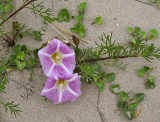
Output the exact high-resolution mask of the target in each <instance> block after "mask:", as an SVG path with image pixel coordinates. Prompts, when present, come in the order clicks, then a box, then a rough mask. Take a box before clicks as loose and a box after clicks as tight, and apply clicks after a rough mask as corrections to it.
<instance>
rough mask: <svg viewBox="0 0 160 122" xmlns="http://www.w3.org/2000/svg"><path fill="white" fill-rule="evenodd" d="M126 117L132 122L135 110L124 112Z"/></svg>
mask: <svg viewBox="0 0 160 122" xmlns="http://www.w3.org/2000/svg"><path fill="white" fill-rule="evenodd" d="M123 113H124V115H125V116H126V117H127V119H129V120H132V119H133V117H134V113H135V111H134V110H124V111H123Z"/></svg>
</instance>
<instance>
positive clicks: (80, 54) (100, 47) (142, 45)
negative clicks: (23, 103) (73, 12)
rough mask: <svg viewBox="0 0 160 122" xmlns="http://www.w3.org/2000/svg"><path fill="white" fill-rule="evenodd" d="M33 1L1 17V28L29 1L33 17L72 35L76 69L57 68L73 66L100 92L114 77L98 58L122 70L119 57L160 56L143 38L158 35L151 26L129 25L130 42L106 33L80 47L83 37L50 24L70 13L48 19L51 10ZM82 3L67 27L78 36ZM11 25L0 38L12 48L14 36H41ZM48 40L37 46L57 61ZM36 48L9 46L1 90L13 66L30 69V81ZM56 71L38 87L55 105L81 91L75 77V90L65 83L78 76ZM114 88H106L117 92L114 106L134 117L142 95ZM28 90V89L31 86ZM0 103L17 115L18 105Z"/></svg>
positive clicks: (159, 50) (81, 27) (149, 84)
mask: <svg viewBox="0 0 160 122" xmlns="http://www.w3.org/2000/svg"><path fill="white" fill-rule="evenodd" d="M34 1H35V0H30V1H29V0H24V3H23V5H22V6H21V7H20V8H19V9H18V10H16V11H15V12H14V13H13V14H11V15H10V16H9V17H8V18H6V19H4V18H3V19H2V22H1V23H0V25H1V27H4V28H5V24H4V23H5V22H6V21H7V20H8V19H9V18H11V17H12V16H14V15H15V14H17V13H18V12H19V11H20V10H22V9H23V8H25V7H26V6H27V5H29V4H30V5H31V6H29V7H28V6H27V7H26V8H28V9H30V10H31V11H32V13H34V15H35V16H40V17H41V18H42V19H43V20H44V21H45V23H46V24H48V23H49V24H51V23H52V24H54V25H55V26H56V27H58V28H59V29H61V30H63V31H64V32H65V33H67V34H68V35H70V36H72V38H73V42H74V44H72V43H71V44H72V45H73V46H75V45H76V47H75V48H74V52H75V54H76V68H75V66H74V67H72V68H71V70H68V68H70V66H69V65H68V67H64V66H62V68H61V69H63V68H64V69H63V70H66V71H69V72H71V73H73V69H74V68H75V70H74V73H78V74H79V75H81V80H83V81H86V82H88V83H95V84H96V85H97V86H98V88H99V91H100V92H101V91H102V90H103V89H104V86H105V84H106V82H109V83H110V82H113V81H114V80H115V73H114V72H110V73H106V72H104V71H103V70H102V66H101V65H100V64H99V62H98V61H103V63H104V64H105V65H106V66H107V65H108V64H112V65H114V66H116V67H117V68H120V69H122V70H126V66H127V65H126V64H123V62H122V60H121V59H123V58H138V57H142V58H145V59H146V60H147V61H149V62H152V60H153V59H154V58H156V59H158V60H159V59H160V48H157V47H155V46H154V44H153V43H152V44H148V43H146V41H148V40H152V39H154V38H157V37H158V31H157V30H156V29H151V30H150V31H149V32H148V34H146V32H145V31H143V30H142V29H141V28H139V27H135V28H134V29H133V28H131V27H129V28H128V31H129V32H130V34H131V38H130V42H129V43H127V44H125V45H121V44H117V43H116V41H113V40H112V33H111V35H106V34H103V35H101V36H100V37H99V39H100V41H101V43H98V42H97V43H95V44H96V47H95V48H88V49H81V48H78V45H79V42H80V40H83V39H81V38H78V37H76V36H75V35H72V34H70V33H69V32H67V31H66V30H64V29H63V28H61V27H60V26H58V25H57V24H55V23H54V20H58V21H59V22H61V21H65V22H68V21H69V19H70V15H69V12H68V11H67V9H62V10H60V12H59V14H58V18H56V19H55V18H53V19H52V18H51V9H45V7H44V5H43V2H41V3H38V4H35V3H34ZM85 6H86V2H83V3H81V4H80V5H79V6H78V15H77V16H75V17H74V18H75V20H76V21H77V24H76V25H75V27H74V28H71V31H72V32H73V33H78V34H79V36H80V37H81V36H84V34H85V30H84V25H83V24H82V20H83V15H84V9H85ZM102 20H103V19H102V17H98V18H96V19H95V20H94V22H96V23H97V24H99V25H100V24H101V23H102ZM49 24H48V25H49ZM12 25H13V26H12V27H13V29H12V30H13V31H12V32H11V33H8V32H5V31H3V29H2V30H0V34H1V37H3V38H4V36H5V38H4V40H5V41H6V42H7V43H8V41H11V42H12V43H11V45H10V46H11V47H13V46H14V45H15V44H16V41H17V40H18V39H21V38H22V37H25V35H26V34H28V33H33V35H34V36H35V40H42V38H41V35H42V33H41V32H40V31H34V30H30V29H29V30H27V31H22V30H23V29H24V28H25V25H22V24H19V22H14V23H12ZM5 29H6V28H5ZM6 30H7V29H6ZM54 30H56V29H54ZM57 32H59V31H57ZM6 34H7V35H6ZM8 34H12V36H13V37H14V38H9V36H8ZM62 36H63V35H62ZM63 37H64V36H63ZM83 41H85V40H83ZM86 42H87V41H86ZM51 43H52V42H48V43H45V44H44V45H42V47H41V48H43V49H44V51H42V53H43V55H45V56H48V57H49V58H50V57H51V61H55V62H59V60H60V59H61V58H62V57H63V55H62V54H58V53H57V52H56V53H55V52H54V51H53V52H52V51H51V50H49V49H48V48H47V50H49V52H45V51H46V50H45V49H46V47H47V46H49V45H50V44H51ZM8 44H10V43H8ZM61 45H64V44H63V43H61ZM52 47H54V46H52ZM57 47H58V44H57ZM41 48H39V49H41ZM39 49H35V50H33V51H32V50H29V49H28V48H27V47H26V46H25V45H22V46H21V45H16V46H14V47H13V48H12V49H11V54H10V56H9V59H7V60H6V62H7V65H6V64H5V65H6V66H7V67H5V68H4V70H2V71H1V70H0V71H1V77H0V78H1V81H2V82H1V84H0V91H2V92H4V89H5V83H6V80H7V77H6V71H10V70H13V68H15V69H18V70H19V71H20V73H21V74H22V71H23V70H24V69H32V70H31V76H30V80H31V81H32V75H33V68H34V67H35V66H36V65H38V64H39V61H38V60H37V58H38V56H37V53H38V50H39ZM43 49H41V50H43ZM58 49H59V48H58ZM60 49H63V50H69V49H68V48H66V46H64V47H63V48H60ZM50 51H51V52H50ZM40 52H41V51H40ZM66 52H67V51H66ZM66 52H64V53H66ZM50 53H51V54H52V53H54V55H53V54H52V55H51V54H50ZM66 55H70V53H69V54H66ZM39 57H41V56H39ZM43 59H45V58H43V57H42V59H41V64H42V66H43V65H44V67H45V68H44V67H43V70H46V69H47V70H46V71H47V73H45V75H46V74H48V72H50V74H51V72H52V71H53V70H54V71H55V69H54V67H53V68H52V70H51V69H49V68H50V67H49V66H48V65H47V64H46V62H47V61H49V60H47V61H46V62H43V61H45V60H43ZM67 60H68V59H67ZM73 60H74V59H73ZM108 60H109V61H108ZM68 62H70V61H68ZM68 62H67V61H66V63H68ZM2 64H3V63H2ZM48 64H49V63H48ZM53 64H54V63H53ZM52 66H53V65H52ZM8 67H9V68H8ZM56 69H57V71H58V72H59V73H57V71H56V73H57V74H61V73H64V74H66V72H64V71H63V72H62V71H61V70H59V69H60V68H56ZM151 69H152V68H148V67H145V68H144V69H141V71H138V74H139V75H141V76H143V74H144V73H145V72H148V71H149V70H151ZM54 71H53V72H54ZM56 73H53V74H56ZM57 74H56V76H52V75H51V76H52V78H51V79H48V80H47V82H46V85H45V87H44V89H43V90H42V95H45V96H46V97H47V98H49V99H50V100H52V101H54V102H55V103H56V104H57V103H61V102H65V101H74V100H75V99H76V98H77V96H78V95H80V94H81V91H80V87H79V86H80V81H79V80H77V82H76V83H75V84H72V83H71V84H72V85H71V86H72V87H74V88H75V90H78V92H76V91H75V92H73V91H74V90H73V91H71V89H72V87H71V86H70V84H69V85H68V84H67V82H66V81H67V80H69V81H70V82H71V81H72V80H74V78H76V77H78V75H77V74H76V75H75V74H73V75H75V76H76V77H74V76H73V77H70V78H71V79H69V78H66V77H60V78H59V76H58V75H57ZM67 75H68V77H69V76H70V75H71V74H67ZM46 76H49V75H46ZM78 78H79V79H80V77H78ZM147 78H148V82H147V85H146V87H147V88H153V87H154V85H155V84H154V76H152V75H149V76H148V77H147ZM51 81H54V82H51ZM53 84H54V85H53ZM21 86H25V88H26V89H27V88H28V87H26V85H25V84H24V83H23V82H22V85H21ZM52 86H54V87H53V88H51V87H52ZM31 87H32V85H31ZM31 87H30V88H31ZM115 88H117V89H119V90H120V85H119V84H116V85H114V86H111V88H110V89H111V91H112V92H113V93H115V94H117V95H118V96H119V98H120V100H119V103H118V107H119V108H120V109H121V110H122V111H123V113H124V115H125V116H126V117H127V118H128V119H133V117H134V116H137V115H138V114H135V110H136V107H137V105H138V103H139V102H141V101H142V100H143V98H144V94H143V93H137V94H135V96H134V97H133V98H131V99H129V95H128V94H127V93H126V92H124V91H120V92H115ZM55 89H58V91H59V92H60V96H58V97H56V95H57V94H56V93H55V92H56V91H55ZM65 89H68V90H70V92H71V93H72V97H71V98H68V96H69V95H66V94H68V93H66V92H65V93H63V92H64V91H63V90H65ZM29 90H30V91H32V88H31V89H29ZM46 92H51V93H46ZM52 92H53V93H55V94H54V95H55V96H54V95H53V94H52ZM27 94H28V93H27ZM63 96H64V97H63ZM66 96H67V97H66ZM27 97H28V96H27ZM134 100H135V101H134ZM133 101H134V102H133ZM0 104H2V105H3V106H4V107H5V109H6V110H8V109H7V108H9V109H10V111H11V113H14V114H17V113H19V112H20V110H19V109H18V108H17V107H18V105H13V102H9V103H7V104H5V103H3V102H0ZM14 111H15V112H14Z"/></svg>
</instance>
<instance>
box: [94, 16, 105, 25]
mask: <svg viewBox="0 0 160 122" xmlns="http://www.w3.org/2000/svg"><path fill="white" fill-rule="evenodd" d="M102 22H103V18H102V17H101V16H99V17H97V18H95V19H94V22H93V23H92V24H91V25H93V24H95V23H97V24H98V25H101V24H102Z"/></svg>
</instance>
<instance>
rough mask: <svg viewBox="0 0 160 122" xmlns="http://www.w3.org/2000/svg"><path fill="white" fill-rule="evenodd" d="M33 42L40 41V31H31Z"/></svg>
mask: <svg viewBox="0 0 160 122" xmlns="http://www.w3.org/2000/svg"><path fill="white" fill-rule="evenodd" d="M32 33H33V35H34V38H35V40H38V41H42V38H41V36H42V35H43V34H42V33H41V32H40V31H32Z"/></svg>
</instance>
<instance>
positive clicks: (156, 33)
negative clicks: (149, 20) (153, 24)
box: [149, 29, 158, 38]
mask: <svg viewBox="0 0 160 122" xmlns="http://www.w3.org/2000/svg"><path fill="white" fill-rule="evenodd" d="M149 33H150V34H151V35H153V37H154V38H155V37H158V31H157V29H152V30H150V31H149Z"/></svg>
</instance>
